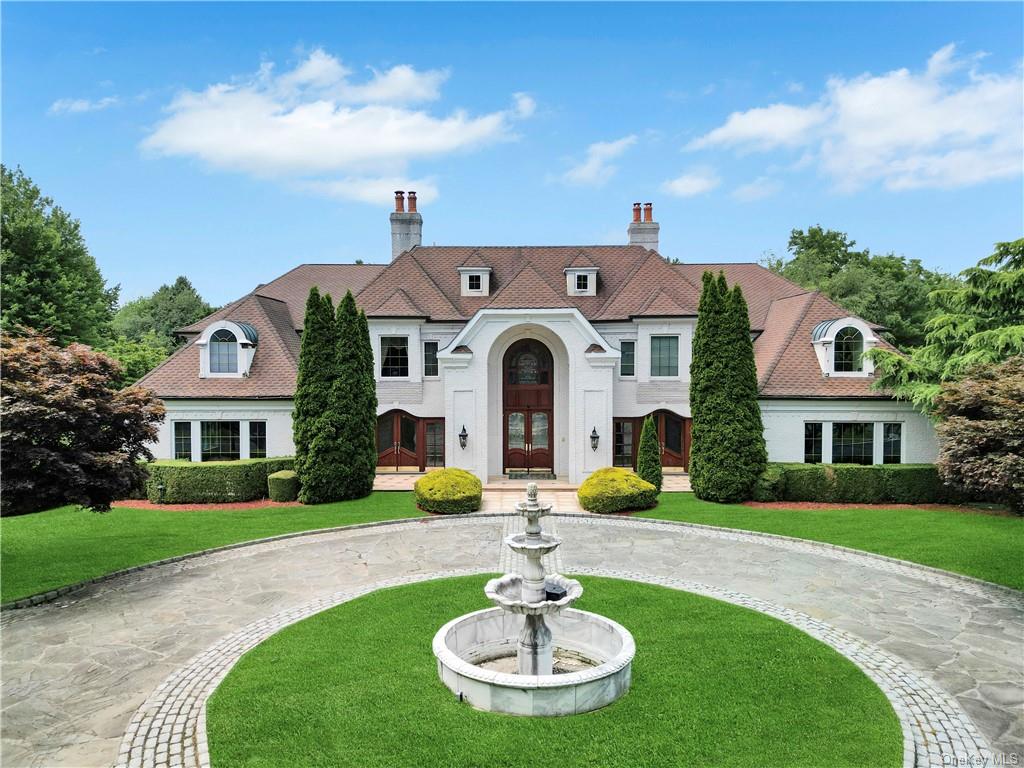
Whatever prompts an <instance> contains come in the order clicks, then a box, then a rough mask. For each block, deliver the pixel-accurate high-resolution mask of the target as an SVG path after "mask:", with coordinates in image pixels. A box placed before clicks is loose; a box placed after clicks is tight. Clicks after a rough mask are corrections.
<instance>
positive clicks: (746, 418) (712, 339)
mask: <svg viewBox="0 0 1024 768" xmlns="http://www.w3.org/2000/svg"><path fill="white" fill-rule="evenodd" d="M690 377H691V384H690V408H691V411H692V413H693V428H692V437H693V442H692V445H691V449H690V481H691V483H692V485H693V490H694V493H695V494H696V495H697V497H698V498H701V499H705V500H708V501H718V502H734V501H742V500H744V499H748V498H750V493H751V490H752V488H753V486H754V483H755V482H756V481H757V478H758V477H759V476H760V474H761V472H763V471H764V467H765V464H766V461H767V454H766V451H765V443H764V429H763V426H762V424H761V411H760V408H759V406H758V403H757V369H756V367H755V365H754V347H753V344H752V342H751V339H750V321H749V318H748V315H747V304H746V301H745V300H744V298H743V293H742V291H741V290H740V289H739V286H736V287H734V288H733V290H732V291H730V290H729V289H728V286H727V285H726V282H725V276H724V275H723V274H721V273H719V275H718V277H717V278H715V277H714V276H713V275H711V274H710V273H707V272H706V273H705V274H704V278H703V291H702V293H701V298H700V304H699V306H698V310H697V328H696V331H695V332H694V340H693V362H692V363H691V366H690Z"/></svg>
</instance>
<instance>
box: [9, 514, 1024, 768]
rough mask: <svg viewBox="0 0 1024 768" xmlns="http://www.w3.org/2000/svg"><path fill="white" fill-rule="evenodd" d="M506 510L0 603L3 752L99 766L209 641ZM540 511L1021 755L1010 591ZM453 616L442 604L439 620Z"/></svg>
mask: <svg viewBox="0 0 1024 768" xmlns="http://www.w3.org/2000/svg"><path fill="white" fill-rule="evenodd" d="M500 501H501V503H502V504H503V503H504V501H505V500H504V499H501V500H500ZM559 506H561V505H559ZM568 506H569V504H568V497H567V498H566V500H565V507H568ZM556 511H558V510H556ZM564 512H570V513H571V510H569V509H565V510H564ZM509 522H510V521H509V520H508V518H507V517H500V516H494V515H492V514H491V515H486V514H485V515H481V516H470V517H464V518H461V519H430V520H426V519H424V520H413V521H399V522H394V523H388V524H381V525H375V526H369V527H360V528H350V529H346V530H341V531H334V532H328V533H321V534H313V535H308V536H299V537H294V538H288V539H282V540H277V541H271V542H266V543H261V544H254V545H252V546H247V547H242V548H238V549H234V550H230V551H226V552H219V553H213V554H210V555H205V556H201V557H197V558H194V559H190V560H184V561H181V562H177V563H172V564H168V565H164V566H159V567H155V568H151V569H146V570H143V571H139V572H136V573H132V574H128V575H126V576H123V577H118V578H116V579H113V580H110V581H107V582H104V583H101V584H97V585H94V586H92V587H89V588H87V589H85V590H83V591H80V592H76V593H72V594H70V595H67V596H65V597H64V598H61V599H58V600H57V601H55V602H52V603H48V604H44V605H40V606H36V607H34V608H28V609H21V610H14V611H7V612H5V613H4V614H3V616H2V618H0V628H2V635H3V652H2V679H3V691H2V723H0V726H2V728H0V730H2V742H0V746H2V754H0V760H2V764H3V765H4V766H5V767H10V766H28V765H31V766H57V765H64V766H109V765H111V764H113V763H115V762H116V761H118V759H119V749H120V746H121V744H122V740H123V737H124V734H125V731H126V729H127V728H128V727H129V724H130V723H131V722H132V720H133V714H134V713H135V712H136V710H138V709H139V708H140V706H141V705H142V704H143V702H144V701H146V699H147V697H150V696H151V694H153V692H154V690H155V689H157V687H158V686H160V684H161V683H162V682H163V681H164V680H166V679H167V678H168V677H169V676H172V675H175V674H176V673H178V672H179V670H181V669H182V668H183V667H186V665H188V664H189V662H190V661H191V660H193V659H194V657H196V656H197V655H198V654H200V653H202V652H203V651H205V650H207V649H208V648H210V647H211V646H214V645H215V644H217V643H218V642H219V641H223V640H224V639H225V638H227V637H229V636H231V635H234V634H236V633H238V632H239V631H240V630H242V629H243V628H244V627H247V626H248V625H250V624H252V623H254V622H259V621H261V620H265V619H267V618H268V617H273V616H276V615H278V614H281V613H282V612H285V611H289V610H299V609H303V608H304V607H306V606H309V605H311V604H312V603H313V602H314V601H317V600H323V601H325V602H324V604H325V605H326V604H328V603H329V602H330V601H331V600H332V599H334V600H335V602H336V595H337V594H338V593H339V592H342V591H345V590H348V591H351V592H352V593H356V592H358V591H359V590H360V589H366V588H369V587H372V586H373V585H375V584H377V583H378V582H385V581H389V580H390V581H395V580H398V581H401V580H411V579H416V578H425V577H429V576H431V575H433V574H437V573H440V572H448V571H472V572H483V571H487V570H498V568H499V558H500V557H501V556H502V552H503V550H504V547H502V546H501V538H502V536H503V534H504V533H506V532H507V530H508V525H509ZM551 523H552V524H553V525H556V526H557V528H558V531H559V534H560V535H561V536H562V537H563V538H564V540H565V543H564V544H563V546H562V549H561V550H559V554H560V556H561V557H560V562H558V563H557V565H558V566H559V567H560V568H562V569H564V571H566V572H570V573H571V572H573V571H574V570H577V571H580V572H592V573H597V572H613V571H614V572H619V573H621V574H624V575H627V576H628V577H630V578H637V579H644V580H650V581H655V582H658V581H662V582H668V581H671V582H673V583H676V582H681V581H682V582H685V583H686V584H696V585H700V588H699V589H700V591H705V592H707V593H708V594H722V595H728V597H726V598H723V599H731V600H732V599H734V596H735V600H736V601H739V602H743V601H753V603H756V604H757V605H758V606H761V607H758V610H765V611H766V612H774V613H775V615H780V616H782V617H783V618H785V620H791V621H792V619H790V618H786V617H787V616H788V615H790V614H792V615H797V614H799V615H800V616H803V617H805V619H806V618H807V617H810V619H811V620H814V621H815V622H817V623H819V624H821V625H822V626H825V627H831V628H834V629H835V631H836V632H837V633H839V634H840V635H846V636H851V637H852V638H853V639H855V640H856V641H857V642H858V643H863V644H865V645H870V646H871V647H872V648H875V649H877V651H878V652H879V653H882V654H885V655H887V656H888V657H892V658H895V659H898V660H899V662H900V664H902V665H905V668H906V670H907V676H908V679H921V680H925V681H930V682H929V683H928V685H929V686H934V687H935V689H936V690H937V691H938V692H939V694H940V698H941V697H945V698H946V699H948V701H949V707H952V708H954V709H958V710H959V712H960V713H961V714H962V716H963V723H962V725H963V728H964V729H966V730H967V731H973V729H972V721H973V726H977V731H980V734H981V736H980V737H978V738H980V739H982V740H983V741H984V740H987V742H988V745H989V746H991V747H992V749H993V751H994V752H995V753H996V754H997V755H998V754H999V753H1000V752H1002V753H1004V754H1005V755H1010V754H1016V755H1017V756H1018V757H1017V759H1018V761H1019V762H1018V764H1022V763H1024V749H1022V742H1024V721H1022V716H1021V710H1022V705H1024V696H1022V691H1024V670H1022V648H1024V596H1022V595H1021V594H1020V593H1016V592H1013V591H1011V590H1007V589H1004V588H999V587H995V586H991V585H985V584H979V583H977V582H973V581H970V580H965V579H960V578H957V577H954V576H951V575H946V574H942V573H936V572H934V571H931V570H928V569H923V568H919V567H916V566H911V565H908V564H902V563H897V562H894V561H890V560H886V559H882V558H877V557H871V556H867V555H862V554H855V553H850V552H848V551H845V550H841V549H837V548H832V547H829V546H827V545H820V544H814V543H809V542H794V541H789V540H783V539H779V538H772V537H765V536H761V535H757V534H746V533H741V532H735V531H721V530H716V529H708V528H702V527H699V526H689V525H680V524H670V523H656V522H643V521H638V520H632V519H606V518H598V517H595V516H572V515H571V514H569V515H562V516H558V517H555V518H552V519H551ZM500 565H502V566H507V565H508V562H507V561H506V562H502V563H500ZM681 588H686V587H685V586H683V587H681ZM694 589H695V590H696V589H697V587H694ZM765 606H767V607H765ZM446 618H447V617H438V622H439V624H440V623H443V621H444V620H445V619H446ZM793 623H797V622H796V621H793ZM798 625H799V624H798ZM946 716H947V715H946V714H942V717H944V718H945V717H946ZM954 719H955V716H954ZM960 725H961V723H960V721H956V722H953V723H951V724H950V728H951V729H952V728H954V727H960ZM920 749H921V747H920V745H919V750H920ZM943 749H944V745H943V743H942V742H941V741H940V742H936V743H935V744H931V745H928V746H927V751H926V753H925V754H924V755H921V754H919V755H918V759H917V760H916V761H915V762H916V763H917V764H919V765H928V764H938V765H941V764H942V762H943V761H944V760H945V759H946V756H944V753H943V752H942V750H943ZM124 754H125V753H124V752H121V755H122V757H123V755H124ZM948 757H949V759H955V758H960V759H965V758H971V757H972V756H970V755H949V756H948ZM133 762H134V761H133ZM140 764H141V763H140ZM952 764H966V763H952ZM1005 764H1007V765H1010V764H1013V763H1011V762H1006V763H1005Z"/></svg>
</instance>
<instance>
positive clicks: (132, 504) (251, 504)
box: [113, 499, 302, 512]
mask: <svg viewBox="0 0 1024 768" xmlns="http://www.w3.org/2000/svg"><path fill="white" fill-rule="evenodd" d="M113 506H115V507H125V508H127V509H159V510H162V511H164V512H198V511H201V510H208V511H210V512H216V511H221V510H235V509H263V508H265V507H301V506H302V503H301V502H298V501H271V500H270V499H257V500H256V501H232V502H229V503H226V504H154V503H153V502H152V501H146V500H145V499H125V500H124V501H115V502H114V503H113Z"/></svg>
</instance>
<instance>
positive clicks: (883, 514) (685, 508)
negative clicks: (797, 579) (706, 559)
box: [637, 493, 1024, 589]
mask: <svg viewBox="0 0 1024 768" xmlns="http://www.w3.org/2000/svg"><path fill="white" fill-rule="evenodd" d="M637 515H638V516H641V517H655V518H660V519H662V520H684V521H686V522H690V523H702V524H705V525H719V526H723V527H725V528H741V529H743V530H748V531H762V532H765V533H777V534H781V535H783V536H794V537H796V538H800V539H813V540H815V541H825V542H829V543H830V544H839V545H842V546H844V547H852V548H853V549H862V550H865V551H867V552H875V553H877V554H881V555H887V556H889V557H897V558H900V559H901V560H910V561H911V562H914V563H921V564H923V565H930V566H932V567H935V568H943V569H945V570H947V571H954V572H956V573H963V574H966V575H968V576H973V577H975V578H977V579H985V580H986V581H993V582H995V583H997V584H1005V585H1006V586H1009V587H1014V588H1016V589H1024V518H1021V517H1006V516H1000V515H993V514H981V513H977V514H975V513H969V512H956V511H952V510H928V509H838V510H808V509H758V508H755V507H745V506H742V505H730V504H711V503H709V502H705V501H701V500H700V499H697V498H696V497H695V496H694V495H693V494H692V493H663V494H661V496H660V497H659V499H658V506H657V507H655V508H654V509H652V510H647V511H644V512H638V513H637Z"/></svg>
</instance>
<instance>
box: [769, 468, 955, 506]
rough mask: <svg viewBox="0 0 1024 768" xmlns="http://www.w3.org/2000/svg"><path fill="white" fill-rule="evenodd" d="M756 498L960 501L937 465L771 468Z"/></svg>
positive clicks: (927, 502)
mask: <svg viewBox="0 0 1024 768" xmlns="http://www.w3.org/2000/svg"><path fill="white" fill-rule="evenodd" d="M754 499H755V501H818V502H828V503H849V504H885V503H893V504H934V503H937V502H946V501H955V500H956V499H955V498H954V496H953V494H952V492H951V490H950V489H949V488H948V487H946V486H945V485H944V484H943V483H942V480H941V479H940V478H939V472H938V469H937V468H936V467H935V465H934V464H872V465H862V464H769V465H768V468H767V469H766V470H765V471H764V473H762V475H761V477H760V479H759V480H758V482H757V486H756V487H755V489H754Z"/></svg>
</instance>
